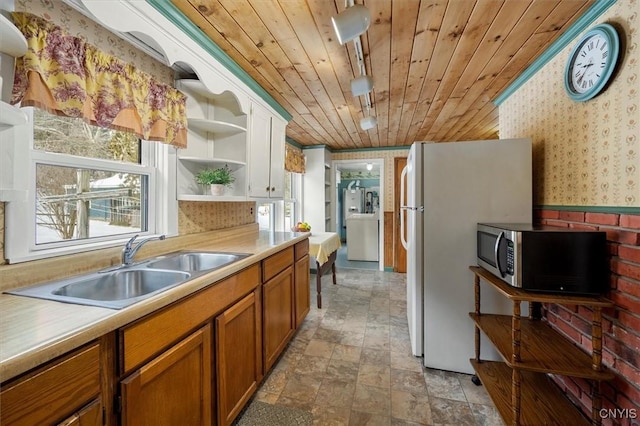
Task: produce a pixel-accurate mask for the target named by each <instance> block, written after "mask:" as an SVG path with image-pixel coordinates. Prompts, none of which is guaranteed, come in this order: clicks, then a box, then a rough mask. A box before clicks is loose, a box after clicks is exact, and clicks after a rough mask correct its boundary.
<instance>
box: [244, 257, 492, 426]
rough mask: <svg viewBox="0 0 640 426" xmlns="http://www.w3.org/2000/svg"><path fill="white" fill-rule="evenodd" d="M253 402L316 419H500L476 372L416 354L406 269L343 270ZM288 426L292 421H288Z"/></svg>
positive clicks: (459, 422)
mask: <svg viewBox="0 0 640 426" xmlns="http://www.w3.org/2000/svg"><path fill="white" fill-rule="evenodd" d="M311 284H312V297H311V300H312V307H311V312H310V313H309V314H308V316H307V318H306V319H305V321H304V323H303V325H302V326H301V328H300V329H299V330H298V332H297V333H296V335H295V336H294V338H293V340H292V341H291V343H290V344H289V346H288V348H287V349H286V350H285V352H284V354H283V355H282V357H281V358H280V360H279V362H278V363H277V365H276V366H275V367H274V369H273V370H272V372H271V373H270V375H269V376H268V377H267V378H266V379H265V380H264V382H263V383H262V385H261V387H260V389H259V390H258V392H257V394H256V396H255V398H254V400H259V401H263V402H267V403H271V404H280V405H284V406H290V407H295V408H298V409H302V410H307V411H310V412H312V413H313V418H314V424H317V425H398V426H399V425H455V426H464V425H474V426H475V425H478V426H479V425H491V426H493V425H502V424H503V423H502V421H501V419H500V417H499V415H498V413H497V412H496V410H495V408H494V407H493V405H492V403H491V401H490V399H489V397H488V396H487V394H486V392H485V391H484V388H483V387H477V386H475V385H473V384H472V383H471V380H470V376H468V375H465V374H458V373H451V372H445V371H440V370H431V369H425V368H423V367H422V366H421V363H420V360H419V359H418V358H415V357H413V356H412V355H411V353H410V346H409V345H410V343H409V334H408V329H407V319H406V300H405V293H406V287H405V274H396V273H389V272H386V273H385V272H378V271H370V270H358V269H347V268H344V269H338V285H336V286H334V285H332V284H331V276H330V275H328V276H326V277H323V283H322V284H323V288H322V296H323V297H322V301H323V309H317V308H316V306H315V297H314V295H315V288H314V287H315V276H314V275H312V277H311ZM283 426H286V425H283Z"/></svg>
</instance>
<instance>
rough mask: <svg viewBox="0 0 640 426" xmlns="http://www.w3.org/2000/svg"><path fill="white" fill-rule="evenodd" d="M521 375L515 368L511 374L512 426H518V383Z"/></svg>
mask: <svg viewBox="0 0 640 426" xmlns="http://www.w3.org/2000/svg"><path fill="white" fill-rule="evenodd" d="M521 381H522V373H521V372H520V370H518V369H517V368H514V369H513V372H512V373H511V412H512V413H513V422H512V424H513V426H520V382H521Z"/></svg>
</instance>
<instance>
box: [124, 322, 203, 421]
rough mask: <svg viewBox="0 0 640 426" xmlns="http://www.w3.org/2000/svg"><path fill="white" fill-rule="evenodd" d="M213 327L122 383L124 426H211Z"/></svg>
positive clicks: (196, 334)
mask: <svg viewBox="0 0 640 426" xmlns="http://www.w3.org/2000/svg"><path fill="white" fill-rule="evenodd" d="M211 362H212V358H211V325H206V326H204V327H202V328H201V329H199V330H198V331H196V332H195V333H193V334H191V335H190V336H189V337H187V338H185V339H184V340H182V341H181V342H179V343H177V344H176V345H174V346H173V347H172V348H170V349H168V350H167V351H166V352H164V353H162V354H161V355H159V356H158V357H157V358H155V359H153V360H152V361H150V362H149V363H147V364H145V365H144V366H143V367H142V368H140V369H139V370H137V371H136V372H135V373H133V375H131V376H130V377H129V378H127V379H125V380H123V381H122V383H121V388H120V391H121V395H122V423H121V424H122V425H124V426H142V425H149V426H161V425H166V426H173V425H184V426H187V425H193V426H200V425H211V422H212V419H211V405H212V400H211V380H212V376H211Z"/></svg>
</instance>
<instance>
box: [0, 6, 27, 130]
mask: <svg viewBox="0 0 640 426" xmlns="http://www.w3.org/2000/svg"><path fill="white" fill-rule="evenodd" d="M0 16H2V15H1V14H0ZM26 122H27V114H25V113H24V112H23V111H22V110H21V109H20V108H18V107H15V106H13V105H11V104H8V103H6V102H2V101H0V128H3V127H9V126H17V125H19V124H25V123H26Z"/></svg>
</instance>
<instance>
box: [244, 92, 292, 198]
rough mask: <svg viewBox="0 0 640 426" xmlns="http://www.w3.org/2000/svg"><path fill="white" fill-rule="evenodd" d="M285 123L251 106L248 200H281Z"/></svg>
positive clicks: (258, 106)
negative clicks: (252, 198) (249, 198)
mask: <svg viewBox="0 0 640 426" xmlns="http://www.w3.org/2000/svg"><path fill="white" fill-rule="evenodd" d="M285 129H286V122H284V121H283V120H280V119H279V118H278V117H275V116H273V115H272V114H271V113H270V112H269V111H268V110H267V109H266V108H264V107H262V106H260V105H259V104H256V103H253V104H252V105H251V126H250V139H251V140H250V149H249V196H250V197H254V198H278V199H282V198H283V197H284V143H285Z"/></svg>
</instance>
